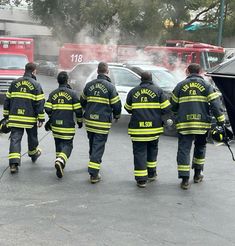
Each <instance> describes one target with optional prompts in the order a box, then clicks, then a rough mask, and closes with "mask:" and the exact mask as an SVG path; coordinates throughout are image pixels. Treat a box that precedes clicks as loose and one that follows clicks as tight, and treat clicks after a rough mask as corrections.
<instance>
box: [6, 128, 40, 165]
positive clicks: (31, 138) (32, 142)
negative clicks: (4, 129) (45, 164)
mask: <svg viewBox="0 0 235 246" xmlns="http://www.w3.org/2000/svg"><path fill="white" fill-rule="evenodd" d="M25 130H26V133H27V136H28V155H29V156H30V157H32V156H33V155H35V154H36V152H37V147H38V129H37V125H34V126H33V127H32V128H25ZM23 135H24V128H17V127H11V135H10V149H9V165H11V164H18V165H20V160H21V140H22V137H23Z"/></svg>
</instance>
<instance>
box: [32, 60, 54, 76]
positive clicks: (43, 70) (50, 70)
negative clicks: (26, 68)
mask: <svg viewBox="0 0 235 246" xmlns="http://www.w3.org/2000/svg"><path fill="white" fill-rule="evenodd" d="M35 64H36V65H37V73H38V74H44V75H47V76H56V75H57V69H58V68H57V64H56V63H55V62H51V61H44V60H39V61H35Z"/></svg>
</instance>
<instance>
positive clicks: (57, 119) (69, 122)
mask: <svg viewBox="0 0 235 246" xmlns="http://www.w3.org/2000/svg"><path fill="white" fill-rule="evenodd" d="M57 81H58V83H59V88H58V89H56V90H54V91H52V92H51V93H50V95H49V98H48V100H47V101H46V103H45V111H46V113H47V114H48V116H49V120H48V121H47V123H46V124H45V129H46V131H48V130H52V133H53V136H54V139H55V148H56V160H55V168H56V175H57V177H58V178H62V177H63V175H64V171H63V170H64V168H65V164H66V162H67V160H68V158H69V157H70V155H71V152H72V149H73V138H74V135H75V122H74V113H75V115H76V121H77V124H78V127H79V128H81V127H82V107H81V105H80V101H79V99H78V97H77V95H76V92H75V91H74V90H72V89H71V88H70V86H69V85H68V75H67V73H66V72H64V71H62V72H60V73H59V74H58V76H57Z"/></svg>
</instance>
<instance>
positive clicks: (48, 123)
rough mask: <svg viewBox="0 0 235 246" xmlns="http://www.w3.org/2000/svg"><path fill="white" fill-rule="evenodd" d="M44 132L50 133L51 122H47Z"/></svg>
mask: <svg viewBox="0 0 235 246" xmlns="http://www.w3.org/2000/svg"><path fill="white" fill-rule="evenodd" d="M44 127H45V130H46V131H47V132H48V131H51V122H50V120H48V121H47V122H46V124H45V126H44Z"/></svg>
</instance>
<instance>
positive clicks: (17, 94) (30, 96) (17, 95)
mask: <svg viewBox="0 0 235 246" xmlns="http://www.w3.org/2000/svg"><path fill="white" fill-rule="evenodd" d="M11 98H25V99H31V100H35V99H36V96H35V95H33V94H31V93H26V92H12V93H11Z"/></svg>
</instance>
